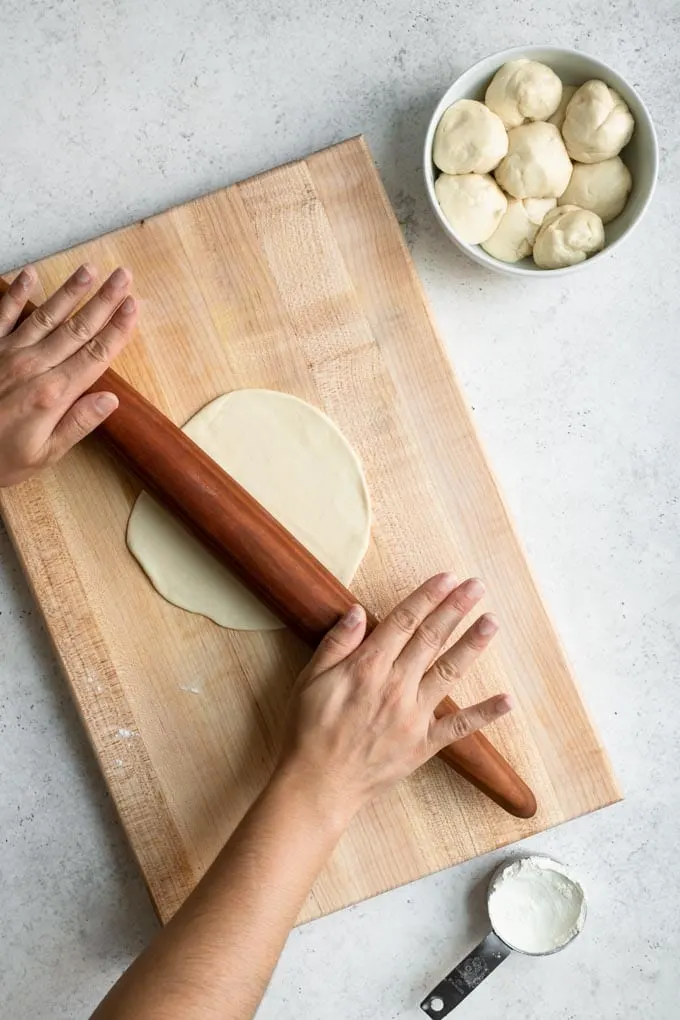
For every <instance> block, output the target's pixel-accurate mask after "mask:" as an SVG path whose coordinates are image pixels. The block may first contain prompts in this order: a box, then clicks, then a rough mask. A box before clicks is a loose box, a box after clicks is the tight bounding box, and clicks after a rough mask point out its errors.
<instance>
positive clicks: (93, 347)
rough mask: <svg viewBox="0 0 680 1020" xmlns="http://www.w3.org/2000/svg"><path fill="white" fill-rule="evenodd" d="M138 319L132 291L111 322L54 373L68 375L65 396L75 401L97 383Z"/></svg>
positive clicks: (127, 338) (118, 352) (125, 341)
mask: <svg viewBox="0 0 680 1020" xmlns="http://www.w3.org/2000/svg"><path fill="white" fill-rule="evenodd" d="M136 322H137V302H136V301H135V299H134V298H133V297H131V296H130V295H129V294H128V296H127V297H126V298H125V300H124V301H123V303H122V305H121V306H120V307H119V308H117V309H116V311H115V312H114V314H113V316H112V318H111V321H110V322H109V323H108V324H107V325H106V326H104V328H103V329H102V330H100V331H99V333H97V334H96V335H95V336H94V337H93V338H92V339H91V340H90V341H88V342H87V343H86V344H83V346H82V347H81V348H80V350H78V351H76V353H75V354H73V355H72V356H71V357H70V358H67V360H66V361H64V362H62V364H61V365H59V367H58V368H55V369H53V370H52V373H49V374H57V375H59V376H62V377H65V378H66V380H67V385H66V388H65V397H66V399H67V400H68V401H69V402H72V401H74V400H75V399H76V398H77V397H79V396H80V394H81V393H83V391H84V390H86V389H89V387H90V386H94V384H95V383H96V381H97V379H99V377H100V375H102V373H103V372H105V371H106V369H107V368H108V366H109V365H110V363H111V362H112V361H113V359H114V358H115V357H116V356H117V355H118V354H120V352H121V351H122V349H123V348H124V347H125V345H126V344H127V342H128V340H129V339H130V337H131V335H132V331H133V329H134V327H135V323H136Z"/></svg>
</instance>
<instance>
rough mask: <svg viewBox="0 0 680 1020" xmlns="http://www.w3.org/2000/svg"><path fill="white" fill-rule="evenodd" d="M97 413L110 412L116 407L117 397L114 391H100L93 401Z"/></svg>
mask: <svg viewBox="0 0 680 1020" xmlns="http://www.w3.org/2000/svg"><path fill="white" fill-rule="evenodd" d="M94 406H95V407H96V409H97V411H98V413H99V414H101V415H104V414H111V412H112V411H115V410H116V408H117V407H118V397H117V396H116V395H115V393H100V394H99V395H98V397H97V399H96V400H95V402H94Z"/></svg>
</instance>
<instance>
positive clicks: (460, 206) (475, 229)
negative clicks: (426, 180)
mask: <svg viewBox="0 0 680 1020" xmlns="http://www.w3.org/2000/svg"><path fill="white" fill-rule="evenodd" d="M434 190H435V194H436V196H437V200H438V201H439V205H440V206H441V210H442V212H443V213H444V216H446V218H447V220H448V221H449V223H450V224H451V226H452V227H453V229H454V230H455V232H456V234H458V237H459V238H460V239H461V241H465V242H466V243H467V244H480V243H481V242H482V241H486V240H487V239H488V238H489V237H491V235H492V234H493V232H494V230H495V229H496V227H497V226H498V224H499V223H500V220H501V217H502V215H503V213H504V212H505V210H506V209H507V207H508V200H507V198H506V197H505V195H504V194H503V192H502V191H501V189H500V188H499V187H498V185H497V184H496V182H495V181H494V179H493V177H490V176H489V175H488V174H458V175H457V176H452V175H451V174H442V175H441V177H438V178H437V180H436V181H435V185H434Z"/></svg>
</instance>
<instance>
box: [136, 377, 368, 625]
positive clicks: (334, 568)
mask: <svg viewBox="0 0 680 1020" xmlns="http://www.w3.org/2000/svg"><path fill="white" fill-rule="evenodd" d="M182 431H183V432H185V433H186V434H187V435H188V436H189V437H190V438H191V439H193V441H194V442H195V443H196V444H197V445H198V446H200V447H201V449H202V450H205V452H206V453H207V454H209V455H210V456H211V457H212V458H213V460H215V461H217V463H218V464H219V465H220V467H222V468H224V470H225V471H228V472H229V474H230V475H232V477H233V478H235V479H236V481H238V482H239V483H240V484H241V485H242V486H243V487H244V489H246V490H247V491H248V492H249V493H250V494H251V496H254V497H255V499H256V500H258V502H259V503H261V504H262V505H263V506H264V507H266V509H267V510H269V512H270V513H271V514H272V515H273V516H274V517H276V519H277V520H278V521H280V522H281V524H283V525H284V527H286V528H287V529H288V530H289V531H291V532H292V533H293V535H295V537H296V538H297V539H298V540H299V541H300V542H302V544H303V545H304V546H305V547H306V548H307V549H309V551H310V552H312V553H313V554H314V555H315V556H316V557H317V559H319V560H321V562H322V563H323V564H324V566H326V567H328V569H329V570H330V571H331V572H332V573H333V574H335V576H336V577H338V578H339V579H340V580H341V581H343V583H345V584H347V583H348V582H349V581H350V580H351V579H352V577H353V576H354V573H355V571H356V569H357V567H358V566H359V564H360V563H361V560H362V558H363V556H364V553H365V552H366V549H367V548H368V542H369V538H370V530H371V506H370V500H369V495H368V489H367V486H366V479H365V477H364V473H363V470H362V467H361V464H360V462H359V460H358V458H357V456H356V454H355V453H354V451H353V450H352V448H351V446H350V445H349V443H348V442H347V440H346V439H345V437H344V436H343V435H342V433H341V432H340V431H339V429H338V428H336V426H335V425H334V424H333V422H332V421H331V420H330V419H329V418H327V417H326V415H325V414H322V412H321V411H318V410H317V409H316V408H314V407H312V406H311V405H310V404H307V403H305V402H304V401H303V400H299V399H298V398H297V397H293V396H290V395H289V394H287V393H277V392H275V391H274V390H236V391H235V392H233V393H228V394H226V395H225V396H222V397H218V398H217V399H216V400H213V401H212V402H211V403H210V404H207V405H206V407H204V408H202V410H200V411H199V412H198V414H196V415H194V417H193V418H190V419H189V421H188V422H187V423H186V425H185V426H184V428H183V430H182ZM127 544H128V548H129V549H130V552H131V553H132V555H133V556H134V557H135V558H136V559H137V560H138V562H139V563H140V565H141V567H142V569H143V570H144V572H145V573H146V574H147V575H148V577H149V579H150V581H151V583H152V584H153V586H154V588H156V590H157V591H158V592H159V593H160V594H161V595H162V596H163V598H165V599H167V600H168V602H172V603H173V605H176V606H180V607H181V608H182V609H188V610H189V612H192V613H200V614H202V615H203V616H207V617H209V618H210V619H211V620H214V621H215V623H217V624H219V625H220V626H221V627H230V628H233V629H235V630H278V629H279V628H281V627H283V626H284V625H283V624H282V623H281V622H280V620H278V619H277V618H276V617H275V616H274V615H273V613H271V612H270V611H269V610H268V609H266V608H265V607H264V606H263V605H262V604H261V603H260V602H259V601H258V600H257V599H256V598H255V596H254V595H251V593H250V592H249V591H247V590H246V589H245V588H244V587H243V585H242V584H241V583H240V582H239V581H237V580H236V578H235V577H233V576H232V574H231V573H230V572H229V571H228V570H227V569H226V568H225V567H223V566H222V565H221V564H220V563H218V562H217V560H216V559H215V558H214V557H213V556H212V554H211V553H209V552H208V551H207V549H205V548H204V547H203V545H202V544H201V543H200V542H198V541H197V539H195V538H194V537H193V536H192V535H190V534H189V533H188V532H187V531H185V529H184V527H183V526H182V525H181V524H180V523H179V522H178V521H177V519H176V518H175V517H174V516H173V515H172V514H170V513H168V511H166V510H165V509H164V508H163V507H161V506H160V505H159V504H158V503H157V502H156V500H155V499H153V498H152V497H151V496H150V495H149V494H148V493H146V492H142V493H141V494H140V496H139V498H138V499H137V502H136V503H135V505H134V507H133V508H132V513H131V515H130V520H129V521H128V528H127Z"/></svg>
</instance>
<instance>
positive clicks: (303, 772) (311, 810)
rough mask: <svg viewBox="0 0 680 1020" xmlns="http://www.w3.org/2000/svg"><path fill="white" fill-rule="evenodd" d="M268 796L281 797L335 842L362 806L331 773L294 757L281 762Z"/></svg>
mask: <svg viewBox="0 0 680 1020" xmlns="http://www.w3.org/2000/svg"><path fill="white" fill-rule="evenodd" d="M265 796H270V797H272V798H275V799H280V801H281V803H282V805H284V806H285V810H286V811H287V812H289V813H295V815H296V816H297V817H298V819H299V820H302V821H304V822H306V823H308V824H309V825H310V826H311V827H313V828H314V830H315V831H316V832H318V834H319V835H320V836H321V837H322V838H324V839H326V840H327V841H329V842H331V841H332V842H333V844H335V843H337V841H338V840H339V839H340V837H341V836H342V834H343V832H344V831H345V829H346V828H347V826H348V825H349V823H350V822H351V821H352V819H353V818H354V816H355V814H356V813H357V811H358V810H359V809H360V807H361V805H360V804H359V803H358V801H357V800H356V799H355V798H354V797H352V796H351V795H350V794H348V793H347V791H345V790H342V789H340V788H339V785H338V783H337V782H334V781H333V778H332V776H331V775H330V774H328V773H325V772H323V771H322V772H319V771H318V770H313V769H310V768H309V767H308V766H307V765H306V764H305V763H303V762H301V761H298V760H296V759H294V758H289V759H286V760H284V761H282V762H280V763H279V765H278V766H277V768H276V771H275V772H274V774H273V775H272V778H271V780H270V782H269V785H268V787H267V790H266V791H265Z"/></svg>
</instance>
